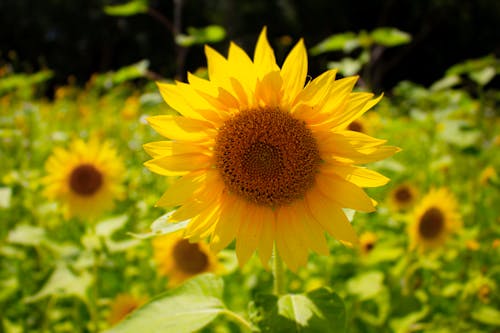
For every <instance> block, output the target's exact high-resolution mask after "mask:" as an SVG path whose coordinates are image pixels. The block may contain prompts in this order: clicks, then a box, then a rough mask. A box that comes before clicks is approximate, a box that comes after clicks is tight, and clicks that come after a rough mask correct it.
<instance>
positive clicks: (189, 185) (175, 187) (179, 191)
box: [156, 172, 206, 207]
mask: <svg viewBox="0 0 500 333" xmlns="http://www.w3.org/2000/svg"><path fill="white" fill-rule="evenodd" d="M205 179H206V175H205V174H204V173H202V172H192V173H189V174H187V175H185V176H183V177H182V178H180V179H178V180H177V181H176V182H175V183H173V184H172V185H170V187H169V188H168V189H167V191H166V192H165V193H163V195H162V196H161V198H160V200H158V202H157V203H156V206H159V207H173V206H178V205H181V204H182V203H184V202H185V201H187V200H189V199H190V198H191V197H192V196H193V193H194V192H195V191H196V190H198V189H199V188H200V186H201V184H202V182H203V181H204V180H205Z"/></svg>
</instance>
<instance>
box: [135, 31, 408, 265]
mask: <svg viewBox="0 0 500 333" xmlns="http://www.w3.org/2000/svg"><path fill="white" fill-rule="evenodd" d="M205 53H206V56H207V61H208V73H209V77H210V80H204V79H201V78H199V77H196V76H194V75H191V74H189V73H188V81H189V83H188V84H186V83H181V82H176V83H175V84H169V83H158V86H159V89H160V93H161V94H162V96H163V98H164V99H165V101H166V102H167V103H168V104H169V105H170V106H171V107H172V108H174V109H175V110H177V111H178V112H179V113H180V114H181V115H182V116H170V115H161V116H155V117H151V118H149V119H148V121H149V123H150V124H151V126H152V127H153V128H154V129H155V130H156V131H157V132H158V133H159V134H161V135H163V136H164V137H166V138H169V139H170V140H171V141H160V142H152V143H149V144H146V145H145V147H144V148H145V150H146V151H147V152H148V153H149V154H150V155H151V157H153V159H152V160H150V161H148V162H146V164H145V165H146V166H147V167H148V168H149V169H150V170H151V171H153V172H156V173H158V174H160V175H164V176H179V175H180V176H182V178H180V179H179V180H178V181H177V182H176V183H175V184H174V185H172V186H171V187H170V188H169V189H168V190H167V191H166V192H165V194H164V195H163V196H162V198H161V199H160V200H159V202H158V205H159V206H164V207H174V206H181V207H180V208H179V209H178V210H177V211H175V213H174V214H173V215H172V217H171V221H173V222H175V221H183V220H187V219H190V222H189V224H188V226H187V229H186V237H188V238H190V239H191V240H193V241H197V240H199V239H202V238H209V240H210V245H211V248H212V249H213V250H215V251H219V250H221V249H223V248H224V247H226V246H227V245H229V243H231V241H233V239H236V253H237V256H238V260H239V262H240V265H244V263H245V262H247V261H248V259H249V258H250V257H251V255H252V254H253V253H254V252H255V251H257V252H258V254H259V257H260V259H261V261H262V263H263V265H264V266H267V265H268V261H269V259H270V257H271V252H272V249H273V245H274V244H275V243H276V247H277V249H278V253H279V255H280V256H281V257H282V258H283V260H284V261H285V263H286V264H287V265H288V267H289V268H290V269H292V270H296V269H297V268H298V267H299V266H303V265H305V263H306V262H307V257H308V250H309V249H312V250H314V251H316V252H318V253H321V254H324V255H326V254H328V253H329V249H328V246H327V244H326V240H325V238H324V232H325V231H327V232H328V233H329V234H330V235H332V236H333V237H335V238H337V239H338V240H340V241H341V242H342V243H344V244H347V245H353V244H357V243H358V239H357V236H356V233H355V232H354V229H353V228H352V226H351V224H350V222H349V220H348V219H347V217H346V216H345V214H344V212H343V211H342V208H343V207H346V208H352V209H356V210H360V211H364V212H371V211H373V210H374V209H375V208H374V206H375V202H374V201H373V200H372V199H371V198H370V197H369V196H367V195H366V193H365V192H364V191H363V189H362V188H363V187H376V186H381V185H384V184H386V183H387V182H388V179H387V178H386V177H384V176H382V175H380V174H379V173H376V172H374V171H371V170H368V169H365V168H362V167H359V166H356V164H364V163H368V162H373V161H377V160H381V159H384V158H387V157H389V156H392V155H393V154H394V153H396V152H397V151H399V149H398V148H397V147H391V146H385V145H384V144H385V142H386V141H385V140H379V139H375V138H372V137H370V136H367V135H365V134H363V133H358V132H353V131H348V130H346V128H347V126H348V125H349V124H350V123H352V122H353V121H354V120H356V119H358V118H359V117H360V116H361V115H363V114H364V113H365V112H366V111H368V110H369V109H370V108H372V107H373V106H374V105H375V104H377V102H378V101H379V100H380V98H381V97H378V98H375V99H374V98H373V94H371V93H364V92H352V90H353V88H354V85H355V84H356V81H357V79H358V78H357V77H347V78H343V79H340V80H335V75H336V72H337V71H336V70H330V71H327V72H326V73H324V74H322V75H320V76H319V77H318V78H316V79H314V80H312V81H310V82H308V83H307V85H306V86H305V87H304V84H305V83H306V78H307V52H306V48H305V46H304V42H303V41H302V40H300V41H299V42H298V43H297V45H295V47H294V48H293V49H292V51H291V52H290V54H289V55H288V57H287V58H286V59H285V62H284V64H283V66H282V67H281V69H280V68H279V67H278V65H277V64H276V59H275V56H274V51H273V49H272V48H271V47H270V45H269V42H268V40H267V37H266V29H265V28H264V29H263V30H262V33H261V34H260V36H259V39H258V41H257V46H256V49H255V53H254V59H253V61H252V60H251V59H250V57H249V56H248V55H247V54H246V53H245V52H244V51H243V50H242V49H241V48H240V47H238V46H237V45H236V44H234V43H231V45H230V48H229V55H228V57H227V59H226V58H224V57H223V56H222V55H220V54H219V53H217V52H216V51H215V50H213V49H212V48H210V47H209V46H206V47H205Z"/></svg>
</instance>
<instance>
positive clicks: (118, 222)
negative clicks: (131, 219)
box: [96, 215, 128, 238]
mask: <svg viewBox="0 0 500 333" xmlns="http://www.w3.org/2000/svg"><path fill="white" fill-rule="evenodd" d="M127 220H128V217H127V215H120V216H116V217H112V218H109V219H106V220H104V221H101V222H99V223H98V224H97V225H96V234H97V235H98V236H100V237H107V238H109V237H111V236H112V235H113V234H114V233H115V231H117V230H118V229H121V228H123V226H125V223H127Z"/></svg>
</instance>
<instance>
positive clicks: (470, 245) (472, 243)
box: [465, 239, 480, 251]
mask: <svg viewBox="0 0 500 333" xmlns="http://www.w3.org/2000/svg"><path fill="white" fill-rule="evenodd" d="M465 247H466V248H467V250H469V251H477V250H479V248H480V245H479V243H478V242H477V241H476V240H474V239H469V240H468V241H467V242H466V243H465Z"/></svg>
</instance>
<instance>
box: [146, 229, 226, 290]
mask: <svg viewBox="0 0 500 333" xmlns="http://www.w3.org/2000/svg"><path fill="white" fill-rule="evenodd" d="M152 242H153V251H154V260H155V262H156V266H157V268H158V272H159V274H160V275H164V276H168V278H169V280H168V284H169V286H171V287H174V286H177V285H179V284H180V283H182V282H183V281H184V280H186V279H188V278H190V277H193V276H195V275H197V274H201V273H205V272H213V273H218V272H220V271H221V266H220V265H219V262H218V260H217V256H216V255H215V254H214V253H213V252H212V251H211V250H210V248H209V246H208V244H206V243H205V242H204V241H200V242H197V243H190V242H189V240H187V239H185V238H183V230H180V231H177V232H174V233H171V234H167V235H163V236H158V237H155V238H154V239H153V241H152Z"/></svg>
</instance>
